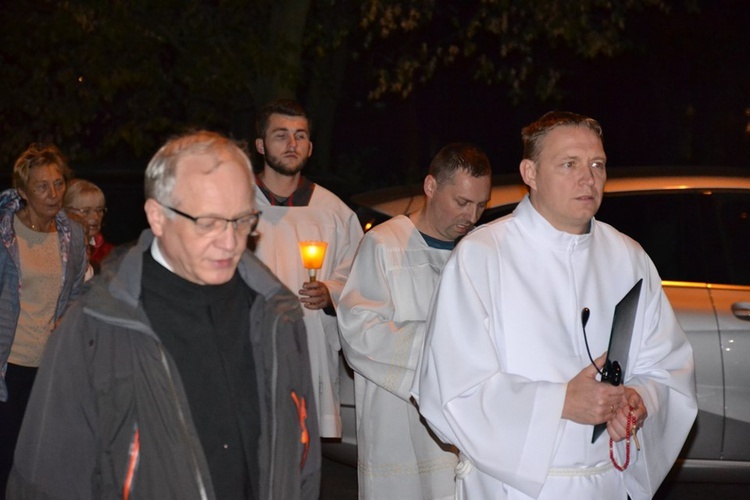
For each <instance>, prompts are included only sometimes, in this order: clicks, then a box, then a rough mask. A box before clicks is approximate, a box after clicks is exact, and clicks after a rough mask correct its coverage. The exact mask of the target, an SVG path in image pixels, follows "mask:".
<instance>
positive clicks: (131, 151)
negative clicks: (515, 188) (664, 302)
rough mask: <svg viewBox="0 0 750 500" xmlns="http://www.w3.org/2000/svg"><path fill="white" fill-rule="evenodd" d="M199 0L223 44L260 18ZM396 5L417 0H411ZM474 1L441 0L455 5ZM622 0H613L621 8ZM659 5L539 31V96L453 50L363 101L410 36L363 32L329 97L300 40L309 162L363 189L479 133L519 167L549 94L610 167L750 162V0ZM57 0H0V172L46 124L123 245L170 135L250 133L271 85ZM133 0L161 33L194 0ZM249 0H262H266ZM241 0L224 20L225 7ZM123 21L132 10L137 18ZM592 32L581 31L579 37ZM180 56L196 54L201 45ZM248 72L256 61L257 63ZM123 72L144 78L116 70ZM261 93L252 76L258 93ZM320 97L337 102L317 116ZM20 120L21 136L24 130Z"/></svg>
mask: <svg viewBox="0 0 750 500" xmlns="http://www.w3.org/2000/svg"><path fill="white" fill-rule="evenodd" d="M393 1H395V0H393ZM393 1H392V2H391V3H393ZM188 3H189V4H190V5H192V6H195V5H202V6H203V7H204V9H203V10H200V11H197V12H196V13H195V14H194V15H192V16H188V17H183V18H181V19H182V21H181V22H187V21H185V19H187V20H188V21H189V22H190V23H192V24H188V25H187V26H185V27H181V29H183V31H186V32H188V34H190V33H193V32H195V33H199V32H198V31H196V30H199V29H201V30H205V32H206V33H213V34H214V36H219V34H220V35H221V36H227V37H228V38H227V41H228V42H231V43H236V44H242V43H244V42H245V41H247V40H249V39H250V37H252V36H253V35H254V34H255V33H254V32H253V29H256V28H252V27H249V26H247V27H246V26H226V29H223V28H224V27H223V26H213V25H212V24H211V23H214V22H218V21H217V20H216V19H214V18H217V16H219V14H221V12H222V8H223V7H226V9H229V8H230V7H232V6H233V5H234V6H235V8H237V6H238V5H239V6H242V5H245V4H242V2H233V1H231V0H225V1H215V2H208V1H206V2H200V1H197V0H195V1H191V2H185V4H188ZM266 3H267V2H261V1H259V2H257V5H265V4H266ZM281 3H284V4H290V5H291V4H295V3H304V2H303V0H299V1H293V0H287V1H285V2H281ZM310 3H311V4H312V6H313V8H316V9H322V8H323V7H327V8H331V9H334V10H332V11H331V13H332V14H330V13H329V17H331V15H333V14H336V13H337V12H343V11H342V10H341V9H344V8H345V7H346V8H349V6H351V5H357V4H363V1H359V2H354V1H352V2H344V3H342V2H329V1H325V0H317V1H315V0H313V1H311V2H310ZM386 3H387V2H386ZM402 3H403V4H404V5H406V4H409V5H417V4H419V2H418V1H416V0H403V2H402ZM475 3H476V2H463V1H462V2H458V1H453V2H451V1H448V0H444V1H441V2H438V4H439V5H441V6H458V5H460V6H461V8H464V7H465V6H466V5H471V4H475ZM514 3H515V2H511V4H514ZM540 3H542V2H541V1H540ZM626 3H627V2H624V1H623V2H618V1H613V2H610V4H612V5H615V6H621V5H624V4H626ZM664 3H665V4H666V5H668V6H669V7H670V10H669V12H668V13H664V12H662V11H660V10H658V9H643V10H642V11H640V12H632V13H630V14H629V15H628V17H627V22H626V23H625V29H624V31H623V42H622V50H621V51H620V52H618V53H616V54H614V55H612V56H608V57H605V56H600V57H596V58H593V59H587V58H583V57H581V56H580V55H578V54H575V53H573V51H572V50H570V49H569V48H568V47H566V46H565V45H563V44H560V45H557V46H542V47H537V49H538V50H537V51H536V52H535V54H534V64H535V68H536V69H537V70H539V71H541V70H544V69H546V68H547V67H550V68H552V67H554V68H556V69H557V70H558V71H559V73H560V78H559V80H558V81H557V82H556V83H555V85H554V89H553V90H554V91H553V92H551V93H549V94H548V95H547V96H545V97H540V96H539V94H538V92H535V91H534V89H533V88H531V87H532V86H533V85H535V84H536V83H535V82H533V81H529V82H528V87H529V88H528V89H522V90H525V91H524V92H521V94H520V95H517V94H513V93H512V92H511V88H510V85H509V84H507V83H492V84H486V83H481V82H478V81H476V80H475V79H474V78H472V76H471V75H472V67H471V62H470V61H458V62H457V63H456V64H453V65H452V66H450V67H446V68H442V69H440V70H438V71H436V72H435V74H434V76H433V77H432V78H431V79H429V80H428V81H426V82H425V83H417V84H415V87H414V90H413V91H412V92H411V93H410V94H409V95H408V96H406V97H403V96H399V95H394V94H386V95H383V96H381V97H379V98H378V99H368V92H369V91H370V90H371V89H372V86H373V75H372V72H370V71H368V69H369V68H368V67H367V65H368V64H371V63H372V61H373V60H377V56H378V54H377V51H378V50H381V51H383V52H384V53H383V54H381V55H383V56H385V55H388V54H385V51H388V50H392V51H398V50H399V45H398V43H406V42H408V41H409V40H408V38H401V39H397V40H396V42H394V46H391V47H388V46H380V48H378V47H375V48H374V49H371V51H375V54H374V55H373V54H370V57H369V58H365V57H362V55H361V54H362V53H363V52H362V50H363V49H361V47H356V46H355V44H356V43H358V39H357V38H356V37H354V36H352V37H351V39H350V40H349V46H348V47H347V50H346V53H345V54H344V57H345V58H346V61H347V64H346V70H345V72H343V73H342V80H341V81H340V82H339V84H338V85H339V87H337V89H338V90H337V91H336V92H333V91H332V92H330V93H329V94H328V96H329V97H331V96H335V97H336V99H335V102H334V103H333V105H332V106H329V107H322V105H321V101H320V100H319V99H318V98H317V97H316V96H317V95H319V94H316V93H315V92H314V91H313V87H314V82H313V81H312V78H311V79H310V80H306V79H305V76H306V75H308V74H310V75H312V74H314V72H311V70H310V68H313V69H317V70H319V71H318V72H319V73H320V72H322V73H324V74H325V72H326V71H327V69H326V68H324V67H322V63H320V62H319V61H318V60H316V59H315V58H314V57H311V56H310V53H309V52H305V53H304V54H303V57H302V59H303V60H304V61H305V64H306V66H305V67H306V68H307V69H306V70H305V71H306V73H304V74H303V78H302V80H301V82H300V83H299V85H298V86H297V87H296V90H295V91H294V95H295V96H296V97H297V98H298V99H299V100H300V101H301V102H302V103H303V104H304V105H305V106H306V107H307V108H308V110H311V112H312V114H313V118H314V120H313V125H314V128H313V142H314V144H315V151H314V154H313V157H312V159H311V161H310V163H309V165H308V167H307V174H308V175H309V176H310V177H311V178H313V180H316V181H318V182H320V183H321V184H323V185H325V186H326V187H329V188H330V189H332V190H333V191H334V192H336V193H337V194H339V195H340V196H341V197H342V198H343V199H344V200H345V201H348V200H349V198H350V197H351V195H353V194H356V193H359V192H364V191H369V190H372V189H376V188H380V187H386V186H393V185H400V184H411V183H416V182H419V181H420V180H421V178H422V177H423V175H424V173H425V170H426V168H427V166H428V164H429V161H430V159H431V158H432V156H433V155H434V154H435V153H436V152H437V150H438V149H439V148H440V147H441V146H443V145H444V144H446V143H448V142H454V141H469V142H474V143H476V144H477V145H479V146H480V147H482V148H483V149H485V150H486V151H487V153H488V155H489V157H490V160H491V162H492V165H493V171H494V173H495V174H503V173H511V172H516V170H517V165H518V162H519V160H520V156H521V141H520V130H521V128H522V127H523V126H524V125H526V124H528V123H530V122H531V121H533V120H534V119H536V118H537V117H539V116H540V115H541V114H543V113H544V112H546V111H549V110H550V109H567V110H570V111H575V112H578V113H582V114H586V115H589V116H592V117H594V118H596V119H598V120H599V121H600V122H601V124H602V126H603V129H604V143H605V149H606V151H607V155H608V157H609V165H610V166H631V165H678V166H684V168H686V169H689V168H692V167H693V166H697V165H708V166H732V167H741V168H748V167H750V57H748V56H749V51H748V47H750V2H748V1H746V0H711V1H709V0H697V1H684V0H683V1H667V2H664ZM74 4H75V5H76V6H77V8H80V9H83V10H81V11H79V12H78V13H77V14H76V15H77V16H78V17H79V18H80V17H81V16H83V14H81V12H83V13H84V14H85V13H86V12H90V13H96V12H97V10H99V11H100V12H103V11H102V10H101V9H107V8H108V9H109V10H110V11H111V10H116V9H117V8H119V7H118V5H120V3H119V2H104V4H105V5H102V4H101V3H99V2H93V1H91V2H89V1H87V0H77V1H75V2H66V3H65V5H74ZM60 5H63V4H59V3H57V2H50V1H45V0H29V2H24V3H18V4H16V3H12V4H8V3H5V4H4V5H3V6H2V7H0V15H2V16H3V19H2V20H0V21H1V22H2V23H3V27H5V28H7V29H4V30H3V33H2V35H0V36H2V37H3V38H2V42H3V43H2V49H0V81H3V83H4V84H5V85H4V87H5V88H6V90H5V91H4V92H0V131H2V132H4V135H5V138H4V141H3V142H2V143H0V145H1V146H3V147H4V149H2V152H3V153H4V154H0V161H2V164H0V174H1V179H2V187H6V186H8V185H9V182H8V179H9V177H10V171H11V170H12V163H13V159H14V158H15V157H16V156H17V155H18V154H19V153H20V152H21V151H22V150H23V149H24V148H25V147H26V145H27V144H28V142H29V141H26V142H23V141H24V140H25V139H23V138H32V139H34V140H46V141H50V140H51V141H52V142H55V143H56V144H57V145H58V146H60V148H61V149H62V150H63V151H64V152H66V154H68V155H69V157H70V160H71V167H72V168H73V169H74V170H75V171H76V174H77V175H78V176H80V177H85V178H89V179H91V180H92V181H94V182H96V183H98V184H100V185H101V187H102V188H103V189H104V191H105V195H106V196H107V199H108V204H109V207H110V211H109V212H108V214H107V217H106V220H105V228H104V233H105V236H107V237H108V238H109V239H110V240H112V241H113V242H115V243H122V242H124V241H128V240H130V239H132V238H135V237H136V236H137V234H138V232H139V231H140V229H141V228H142V227H144V226H145V218H144V216H143V210H142V204H143V194H142V189H141V185H142V172H143V169H144V168H145V165H146V163H147V162H148V159H149V158H150V157H151V155H152V154H153V152H154V151H155V150H156V148H157V147H158V145H160V144H161V143H163V142H164V140H166V139H167V138H168V137H169V136H171V135H174V134H175V133H178V132H181V131H183V130H184V129H185V128H186V127H187V126H192V127H207V128H212V129H215V130H218V131H221V132H224V133H227V134H229V135H231V136H233V137H235V138H237V139H240V140H246V141H248V142H249V143H252V140H253V139H254V134H253V126H252V121H253V118H254V112H255V109H256V108H257V106H258V105H259V104H260V103H262V102H263V101H262V100H261V97H262V96H263V95H264V94H263V93H262V92H261V91H260V90H258V88H256V87H253V88H250V87H248V88H247V89H245V88H242V87H236V88H235V87H231V86H229V85H228V84H227V86H226V88H224V87H222V83H223V82H225V81H231V82H234V80H231V78H229V77H228V76H227V75H234V74H235V73H241V74H242V75H243V78H245V75H244V73H243V71H245V72H246V71H247V68H245V67H244V66H243V65H242V64H236V63H234V65H231V64H228V65H227V66H226V67H224V66H221V65H219V64H218V63H216V64H214V61H212V60H211V59H210V57H208V58H207V59H205V60H204V59H201V60H196V61H192V62H193V63H195V67H193V68H192V69H190V68H188V69H185V68H181V67H180V66H179V65H178V64H177V62H180V61H182V63H183V64H184V61H183V60H181V59H179V54H177V53H170V52H165V53H167V54H171V56H170V57H171V59H170V58H167V57H165V56H164V54H163V53H159V56H160V57H161V59H159V60H154V61H152V60H151V59H152V58H153V50H154V47H155V45H153V43H152V42H153V40H145V39H144V40H141V39H140V38H138V36H137V35H133V33H136V32H140V31H138V30H135V29H133V26H129V25H127V24H123V25H122V26H117V25H111V26H105V25H104V24H101V25H96V24H95V23H94V24H91V26H88V25H87V24H86V23H82V24H81V25H80V26H84V27H85V28H86V29H83V30H82V31H81V33H78V34H70V29H69V26H68V25H59V26H58V25H57V24H55V22H62V19H63V18H64V17H65V16H70V12H69V10H70V9H68V10H66V11H61V10H60V9H61V7H60ZM122 5H127V6H128V8H131V9H132V10H133V11H136V10H137V9H136V8H139V9H141V10H142V12H141V17H140V18H138V19H140V21H139V22H141V23H142V24H143V25H144V26H139V28H142V29H143V32H144V33H149V32H150V31H149V30H151V31H154V30H157V28H158V27H157V26H154V27H150V26H147V25H148V23H149V21H150V19H151V18H152V17H153V18H154V19H158V20H162V19H167V20H169V19H171V18H170V17H169V16H166V17H163V18H161V17H158V16H157V13H158V12H160V11H159V9H165V8H171V9H179V7H180V5H182V4H181V3H180V2H170V1H166V0H165V1H156V0H154V1H152V2H145V1H141V2H133V3H127V4H122ZM246 5H247V6H252V7H247V8H248V9H251V8H254V6H255V5H256V3H250V4H246ZM269 5H270V4H269ZM576 5H577V2H575V1H571V2H564V6H565V7H566V8H570V9H573V8H575V6H576ZM446 8H448V7H446ZM85 9H88V10H85ZM226 9H225V10H226ZM178 11H179V10H175V12H178ZM350 13H351V12H348V14H350ZM63 14H64V15H63ZM131 14H132V12H130V13H129V15H131ZM230 14H231V12H230V13H229V14H227V16H225V17H224V18H222V19H224V20H223V22H225V23H227V22H231V19H232V18H231V15H230ZM258 14H259V15H260V14H262V12H260V11H259V13H258ZM342 15H343V14H342ZM73 17H75V16H73ZM100 17H101V16H100ZM100 17H97V16H95V15H93V14H92V15H91V16H90V19H93V20H95V21H96V20H99V21H101V19H100ZM87 19H88V18H87ZM128 19H129V20H130V21H132V17H131V18H128ZM217 19H218V18H217ZM318 19H320V18H318ZM58 20H59V21H58ZM175 22H176V21H175ZM318 22H319V21H318ZM92 23H93V21H92ZM101 23H103V21H101ZM76 26H77V27H79V28H80V26H78V25H76ZM113 26H114V27H113ZM11 28H12V29H11ZM105 28H106V29H105ZM313 28H316V26H311V25H310V21H309V19H308V24H307V25H305V26H304V30H305V33H306V34H308V33H309V32H310V31H311V30H312V29H313ZM317 28H318V29H320V27H319V26H317ZM352 29H355V28H354V27H353V28H352ZM97 30H98V31H97ZM118 30H119V31H118ZM190 30H193V31H190ZM212 30H213V31H212ZM11 32H12V33H11ZM165 32H166V33H170V32H169V31H165ZM200 33H203V32H200ZM586 35H587V34H586V33H581V37H583V36H586ZM201 36H203V35H201ZM201 36H198V35H196V36H195V37H193V38H195V40H190V41H191V42H194V43H196V44H197V45H194V46H192V48H190V50H194V51H195V52H196V58H197V57H198V55H200V56H201V57H207V56H206V54H203V53H201V52H200V51H199V48H200V47H201V46H202V45H205V43H207V42H208V41H210V40H208V39H204V40H201ZM257 36H258V37H263V36H266V34H263V33H258V34H257ZM68 38H69V39H68ZM360 41H361V40H360ZM147 42H148V43H147ZM118 44H120V45H118ZM384 47H385V48H384ZM308 49H309V47H308ZM308 49H306V50H308ZM274 50H275V49H274ZM274 50H270V49H269V51H268V52H267V53H265V54H262V55H263V56H265V57H267V58H268V59H267V60H264V61H261V63H260V64H259V66H258V67H259V68H260V69H259V74H257V75H255V76H254V77H255V78H256V80H258V81H260V82H264V81H265V79H266V75H265V74H264V72H265V71H267V72H268V79H269V80H272V79H273V78H275V77H276V76H274V75H275V73H274V71H275V70H276V69H277V65H278V61H279V60H280V57H281V55H282V54H283V50H276V51H274ZM358 54H359V56H358V57H355V56H357V55H358ZM209 56H210V54H209ZM186 60H187V61H191V59H190V58H189V57H188V58H187V59H186ZM87 65H88V66H87ZM89 66H90V67H89ZM141 66H143V68H145V69H143V68H140V67H141ZM136 68H140V69H138V71H136ZM196 68H197V72H198V73H196ZM209 68H210V69H211V70H213V71H215V72H216V78H215V79H213V80H210V79H209V80H207V81H206V82H202V83H201V85H203V87H201V86H200V85H197V86H196V85H193V86H191V82H193V81H194V80H196V79H197V78H198V77H199V76H200V74H201V72H208V70H209ZM85 70H87V71H88V72H87V71H85ZM94 70H96V72H95V71H94ZM179 71H184V72H185V74H184V76H182V78H179V79H176V80H170V79H169V77H170V76H173V75H174V73H176V72H179ZM221 71H228V72H229V73H224V74H222V73H221ZM78 73H80V74H82V75H83V74H85V75H86V78H87V79H85V80H84V83H83V84H82V86H81V88H80V89H77V90H76V91H75V92H70V91H69V90H70V89H68V84H67V83H65V84H64V85H62V86H60V85H61V84H60V81H63V82H68V80H69V79H70V78H71V77H73V76H75V75H76V74H78ZM89 75H94V76H95V77H96V78H98V79H95V78H94V77H89ZM252 76H253V75H250V74H249V73H248V75H247V78H251V77H252ZM222 77H223V79H222ZM118 78H119V79H121V80H122V79H128V78H131V79H132V80H133V81H132V82H128V84H127V85H122V84H121V82H120V80H118ZM92 81H93V83H92ZM239 81H240V82H241V79H240V80H239ZM113 82H114V83H113ZM115 83H116V84H117V85H115ZM118 85H119V86H118ZM165 86H166V87H165ZM206 86H208V87H210V88H211V89H212V91H213V92H214V93H211V92H209V91H208V88H207V87H206ZM217 88H218V89H219V90H220V92H219V91H217V90H216V89H217ZM110 89H115V90H112V95H110V94H108V93H107V92H108V91H110ZM123 89H125V90H123ZM251 91H252V92H255V91H257V92H256V93H255V94H252V95H251V93H252V92H251ZM216 92H218V93H216ZM28 93H31V95H29V94H28ZM269 95H273V94H269ZM207 96H210V97H211V99H214V101H212V100H211V99H209V98H207ZM217 96H219V97H221V98H220V99H219V98H217ZM21 101H23V105H21V104H19V102H21ZM321 109H325V110H326V111H325V112H324V113H323V114H321V113H322V112H321V111H320V110H321ZM139 120H141V121H139ZM325 121H330V123H331V127H330V131H327V130H326V127H324V126H319V125H322V122H325ZM26 130H28V131H29V132H28V133H27V134H25V135H24V134H19V133H15V132H23V131H26ZM115 134H117V135H115ZM19 137H20V138H21V139H19ZM123 138H124V139H123ZM13 141H16V142H13ZM128 141H129V142H128ZM749 172H750V171H749Z"/></svg>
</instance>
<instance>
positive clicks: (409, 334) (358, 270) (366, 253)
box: [338, 233, 437, 401]
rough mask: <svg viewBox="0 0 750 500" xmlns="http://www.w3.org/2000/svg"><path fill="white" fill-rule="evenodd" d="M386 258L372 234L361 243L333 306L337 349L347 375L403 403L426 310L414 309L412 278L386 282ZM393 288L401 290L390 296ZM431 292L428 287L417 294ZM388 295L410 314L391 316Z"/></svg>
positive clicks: (389, 271)
mask: <svg viewBox="0 0 750 500" xmlns="http://www.w3.org/2000/svg"><path fill="white" fill-rule="evenodd" d="M387 254H388V251H387V250H386V249H385V247H384V245H382V244H381V243H379V242H378V241H377V238H376V237H374V234H373V233H368V234H367V235H366V236H365V237H364V238H363V239H362V243H361V244H360V248H359V251H358V253H357V257H356V259H355V260H354V265H353V266H352V270H351V273H350V275H349V280H348V281H347V283H346V286H345V288H344V292H343V293H342V295H341V301H340V303H339V309H338V320H339V329H340V331H341V341H342V350H343V351H344V355H345V356H346V360H347V362H348V363H349V365H350V366H351V367H352V369H353V370H355V371H356V372H357V373H359V374H360V375H362V376H363V377H364V378H366V379H368V380H370V381H372V382H374V383H375V384H377V385H379V386H381V387H382V388H383V389H385V390H387V391H389V392H391V393H393V394H395V395H396V396H398V397H399V398H401V399H403V400H405V401H409V400H410V398H411V394H410V393H409V389H410V387H411V384H412V381H413V379H414V367H415V365H416V362H417V357H418V356H419V349H420V347H421V339H422V336H423V334H424V329H425V318H426V315H427V308H426V307H425V308H424V310H423V311H422V312H421V313H420V311H419V310H418V308H416V307H414V306H415V303H416V301H417V300H418V297H416V296H415V293H414V291H413V288H418V284H416V283H414V281H413V278H414V277H413V276H411V275H407V274H408V273H409V271H408V270H404V274H403V277H404V280H403V281H402V282H401V283H394V282H392V281H391V280H390V279H389V274H390V276H391V277H393V273H392V271H393V270H392V269H389V256H388V255H387ZM435 279H437V278H435ZM397 281H398V280H397ZM399 285H401V286H402V287H405V288H407V289H402V290H396V291H394V290H393V287H394V286H396V287H398V286H399ZM433 286H434V285H433ZM431 291H432V286H431V287H430V289H429V291H426V290H422V293H431ZM394 293H397V294H398V296H399V297H401V298H402V299H403V300H399V304H398V309H399V310H400V311H404V310H410V311H413V312H414V313H415V314H413V315H411V316H409V315H404V314H402V313H401V314H399V313H397V311H396V307H395V305H394ZM405 301H409V302H410V303H408V304H407V303H404V302H405ZM427 301H428V302H429V297H427Z"/></svg>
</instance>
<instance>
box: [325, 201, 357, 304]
mask: <svg viewBox="0 0 750 500" xmlns="http://www.w3.org/2000/svg"><path fill="white" fill-rule="evenodd" d="M347 211H348V213H347V214H346V217H340V216H339V215H340V214H338V213H337V214H336V216H335V219H336V222H337V224H336V245H335V248H334V251H335V256H334V260H333V264H334V268H333V272H332V273H331V274H330V275H329V276H328V279H326V280H325V281H324V283H325V284H326V286H327V287H328V292H329V293H330V294H331V301H332V302H333V305H334V307H338V304H339V300H340V297H341V292H342V291H343V289H344V284H345V283H346V280H347V279H348V277H349V273H350V270H351V267H352V261H353V260H354V255H355V254H356V253H357V246H358V245H359V242H360V240H361V239H362V227H361V226H360V224H359V219H357V215H356V214H355V213H354V212H352V211H351V210H348V209H347Z"/></svg>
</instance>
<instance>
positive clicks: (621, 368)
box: [591, 278, 643, 443]
mask: <svg viewBox="0 0 750 500" xmlns="http://www.w3.org/2000/svg"><path fill="white" fill-rule="evenodd" d="M642 284H643V278H641V279H639V280H638V282H637V283H636V284H635V285H633V288H631V289H630V291H629V292H628V293H626V294H625V296H624V297H623V298H622V300H621V301H620V302H618V303H617V305H616V306H615V315H614V318H613V319H612V333H610V335H609V348H608V349H607V360H606V361H605V362H604V368H602V382H609V383H610V384H612V385H620V384H621V383H622V382H623V377H624V376H625V369H626V368H627V366H628V353H629V352H630V340H631V339H632V338H633V325H634V324H635V314H636V313H637V312H638V299H639V297H640V295H641V285H642ZM606 428H607V424H596V425H595V426H594V435H593V436H592V437H591V442H592V443H594V442H595V441H596V439H597V438H598V437H599V436H601V434H602V433H603V432H604V430H605V429H606Z"/></svg>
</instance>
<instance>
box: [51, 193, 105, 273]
mask: <svg viewBox="0 0 750 500" xmlns="http://www.w3.org/2000/svg"><path fill="white" fill-rule="evenodd" d="M63 206H64V207H65V211H66V212H67V214H68V216H69V217H70V218H71V219H73V220H74V221H77V222H79V223H80V224H81V225H82V226H83V230H84V231H85V233H86V243H87V251H88V256H89V264H91V267H92V268H93V270H94V272H96V273H98V272H99V270H100V268H101V263H102V259H104V257H106V256H107V254H109V252H110V251H111V250H112V249H113V248H114V245H113V244H112V243H109V242H107V241H105V239H104V235H102V220H103V219H104V214H106V213H107V207H106V202H105V199H104V193H103V192H102V190H101V189H99V186H97V185H96V184H94V183H93V182H89V181H87V180H84V179H73V180H72V181H70V183H68V189H67V191H66V192H65V200H64V201H63Z"/></svg>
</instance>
